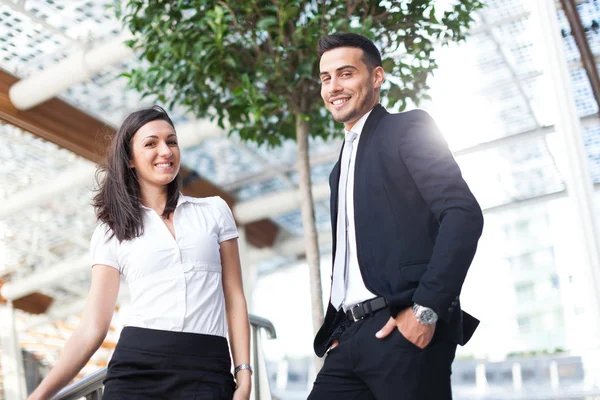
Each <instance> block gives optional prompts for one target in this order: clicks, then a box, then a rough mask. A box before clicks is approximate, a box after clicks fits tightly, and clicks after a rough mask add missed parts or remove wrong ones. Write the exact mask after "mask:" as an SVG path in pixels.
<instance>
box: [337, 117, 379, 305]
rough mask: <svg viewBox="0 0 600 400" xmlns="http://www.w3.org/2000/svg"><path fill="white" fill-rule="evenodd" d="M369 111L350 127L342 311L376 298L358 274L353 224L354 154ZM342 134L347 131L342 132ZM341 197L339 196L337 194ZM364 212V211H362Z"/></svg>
mask: <svg viewBox="0 0 600 400" xmlns="http://www.w3.org/2000/svg"><path fill="white" fill-rule="evenodd" d="M371 111H372V110H371ZM371 111H369V112H368V113H366V114H365V115H363V116H362V117H361V119H359V120H358V121H357V122H356V124H354V126H353V127H352V129H351V131H352V132H354V133H356V135H357V136H356V139H355V140H354V144H353V146H352V153H351V154H350V166H349V170H348V183H347V185H346V216H347V221H348V226H347V229H348V265H347V275H346V296H345V297H344V302H343V303H342V306H343V307H344V311H348V309H349V308H351V307H352V306H354V305H355V304H358V303H362V302H363V301H365V300H369V299H372V298H374V297H377V295H375V294H373V293H372V292H371V291H369V289H367V288H366V286H365V283H364V281H363V279H362V275H361V274H360V268H359V266H358V257H357V256H356V230H355V224H354V168H355V165H356V152H357V150H358V145H359V142H360V136H361V133H362V130H363V127H364V126H365V122H366V121H367V118H368V117H369V115H370V114H371ZM344 133H346V134H347V133H348V131H346V130H344ZM339 195H341V194H339ZM363 212H364V210H363Z"/></svg>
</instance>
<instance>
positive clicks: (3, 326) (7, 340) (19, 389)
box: [0, 301, 27, 400]
mask: <svg viewBox="0 0 600 400" xmlns="http://www.w3.org/2000/svg"><path fill="white" fill-rule="evenodd" d="M0 345H2V357H1V360H0V363H1V365H2V375H3V380H4V399H5V400H23V399H25V398H26V397H27V388H26V385H25V370H24V366H23V355H22V353H21V347H20V346H19V338H18V336H17V329H16V324H15V313H14V309H13V307H12V303H11V302H10V301H9V302H8V304H6V305H2V304H0Z"/></svg>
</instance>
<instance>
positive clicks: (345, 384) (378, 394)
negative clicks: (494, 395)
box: [308, 309, 456, 400]
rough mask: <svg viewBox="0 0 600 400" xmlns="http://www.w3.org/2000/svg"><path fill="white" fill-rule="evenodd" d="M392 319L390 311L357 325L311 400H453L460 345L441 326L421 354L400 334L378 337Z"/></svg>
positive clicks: (332, 356)
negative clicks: (452, 382) (453, 377)
mask: <svg viewBox="0 0 600 400" xmlns="http://www.w3.org/2000/svg"><path fill="white" fill-rule="evenodd" d="M389 318H390V315H389V312H388V311H387V309H383V310H381V311H378V312H377V313H375V315H373V316H371V317H367V318H365V319H363V320H361V321H357V322H354V323H353V324H352V325H350V326H349V327H348V328H347V329H346V331H344V333H343V334H342V336H341V337H340V344H339V346H338V347H336V348H334V349H333V350H330V351H329V353H327V355H326V356H325V357H326V358H325V363H324V365H323V368H322V369H321V371H320V372H319V374H318V375H317V378H316V380H315V383H314V386H313V390H312V392H311V393H310V395H309V396H308V400H337V399H339V400H342V399H343V400H373V399H376V400H392V399H393V400H450V399H452V390H451V385H450V374H451V365H452V361H453V360H454V356H455V353H456V344H454V343H452V342H451V341H450V340H449V339H448V335H447V334H445V332H444V327H443V326H441V325H439V326H438V328H439V329H437V328H436V333H435V335H434V338H433V340H432V341H431V343H430V344H429V345H428V346H427V347H425V349H420V348H419V347H417V346H416V345H414V344H413V343H411V342H410V341H408V340H407V339H406V338H405V337H403V336H402V334H401V333H400V332H399V331H398V330H397V329H394V331H393V332H392V333H390V334H389V335H388V336H387V337H386V338H384V339H378V338H376V337H375V333H377V331H379V330H380V329H381V328H382V327H383V326H384V325H385V323H386V322H387V321H388V319H389Z"/></svg>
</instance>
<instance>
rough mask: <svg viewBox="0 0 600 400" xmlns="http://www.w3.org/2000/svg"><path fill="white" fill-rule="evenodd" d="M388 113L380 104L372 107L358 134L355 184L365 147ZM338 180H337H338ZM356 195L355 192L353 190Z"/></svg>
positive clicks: (365, 150)
mask: <svg viewBox="0 0 600 400" xmlns="http://www.w3.org/2000/svg"><path fill="white" fill-rule="evenodd" d="M387 114H388V112H387V111H386V109H385V108H383V106H382V105H381V104H377V105H376V106H375V107H373V111H371V114H370V115H369V118H367V121H366V122H365V126H364V127H363V130H362V132H361V133H360V140H359V142H358V150H357V151H356V161H355V163H354V182H355V184H356V172H358V171H360V168H359V166H360V165H362V163H363V159H364V157H365V154H366V152H367V147H369V146H368V144H369V142H370V141H371V139H372V138H373V136H374V133H375V131H376V130H377V125H379V121H381V119H382V118H383V117H384V116H385V115H387ZM338 179H339V178H338ZM355 193H356V190H355ZM354 200H355V203H356V196H354Z"/></svg>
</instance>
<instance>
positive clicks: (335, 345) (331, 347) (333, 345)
mask: <svg viewBox="0 0 600 400" xmlns="http://www.w3.org/2000/svg"><path fill="white" fill-rule="evenodd" d="M339 344H340V341H339V340H334V341H333V342H331V346H330V347H329V350H327V352H328V353H329V352H330V351H331V350H333V349H335V348H336V347H338V345H339Z"/></svg>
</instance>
